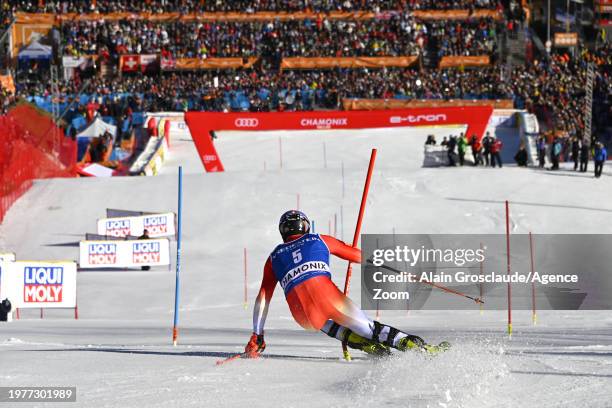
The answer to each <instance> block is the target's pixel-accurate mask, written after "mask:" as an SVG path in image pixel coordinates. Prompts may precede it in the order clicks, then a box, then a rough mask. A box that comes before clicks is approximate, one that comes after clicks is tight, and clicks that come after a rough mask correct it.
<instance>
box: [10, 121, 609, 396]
mask: <svg viewBox="0 0 612 408" xmlns="http://www.w3.org/2000/svg"><path fill="white" fill-rule="evenodd" d="M459 130H460V129H458V128H447V127H445V128H436V129H393V130H389V129H380V130H376V129H374V130H372V129H370V130H363V131H353V132H345V131H342V132H331V131H319V132H312V133H296V132H266V133H230V132H226V133H220V134H219V139H218V140H217V141H216V143H217V147H218V151H219V154H220V156H221V159H222V161H223V163H224V165H225V168H226V170H227V171H226V172H225V173H217V174H204V173H203V170H202V166H201V163H200V161H199V158H198V156H197V153H196V152H195V148H194V146H193V142H192V141H190V140H173V141H172V150H171V152H170V158H169V160H168V161H167V162H166V163H165V168H164V169H163V170H162V174H161V175H159V176H157V177H150V178H144V177H143V178H114V179H75V180H60V179H56V180H46V181H40V182H36V183H35V185H34V187H33V188H32V189H31V190H30V191H29V192H28V193H27V194H26V195H25V196H24V197H23V198H22V199H21V200H19V201H18V202H17V203H16V204H15V205H14V206H13V207H12V208H11V210H10V211H9V213H8V215H7V217H6V219H5V221H4V223H3V224H2V225H1V226H0V250H10V251H13V252H16V254H17V257H18V259H76V258H77V256H78V246H77V243H78V241H79V240H80V239H81V238H82V237H83V236H84V234H85V233H86V232H94V230H95V221H96V219H97V218H98V217H102V216H103V215H104V210H105V209H106V208H124V209H133V210H144V211H174V210H176V187H177V180H176V172H177V171H176V168H177V166H178V165H179V164H181V165H183V166H184V169H185V173H186V175H185V180H184V194H185V196H184V231H183V232H184V234H183V238H184V240H183V254H182V262H183V265H182V266H183V268H182V275H181V276H182V287H181V309H180V310H181V313H180V327H181V329H180V337H179V346H177V347H172V346H171V325H172V307H173V299H174V292H173V291H174V265H172V268H171V270H170V271H168V270H167V269H164V268H159V269H155V268H154V270H152V271H149V272H143V271H117V272H80V273H79V277H78V279H79V284H78V285H79V286H78V299H79V315H80V316H79V320H73V319H71V316H72V311H67V310H48V311H46V312H45V318H44V319H43V320H41V319H39V313H38V310H32V311H22V319H21V320H19V321H14V322H12V323H9V324H2V325H0V386H9V385H13V386H35V385H62V386H76V387H77V388H78V402H77V403H76V404H74V403H71V404H65V405H66V406H83V407H98V406H108V407H168V406H176V407H185V406H193V407H204V406H206V407H209V406H214V407H216V406H221V407H234V406H249V407H319V406H324V407H336V406H340V407H344V406H346V407H361V406H364V407H365V406H370V407H371V406H406V407H427V406H429V407H471V406H480V407H516V406H534V407H558V406H561V407H563V406H566V407H583V406H584V407H592V406H595V407H610V406H612V391H610V390H612V313H611V312H609V311H602V312H564V311H542V312H540V313H539V324H538V325H537V326H532V325H531V316H530V313H529V312H526V311H525V312H515V314H514V331H515V332H514V335H513V337H512V339H511V340H510V339H508V338H507V336H506V335H505V334H504V331H505V329H506V325H505V318H506V316H505V313H504V312H499V311H498V312H495V311H488V310H486V311H485V312H484V314H482V315H481V314H480V313H479V312H478V311H477V310H474V311H462V312H458V311H436V312H433V311H410V312H405V311H397V312H389V311H384V312H382V315H381V320H382V321H384V322H388V323H390V324H393V325H395V326H397V327H400V328H403V329H405V330H406V331H409V332H411V333H414V334H418V335H421V336H422V337H424V338H426V339H427V340H430V341H432V342H438V341H441V340H450V341H451V342H452V343H453V344H454V347H453V349H452V350H451V351H449V352H447V353H445V354H443V355H440V356H438V357H436V358H429V357H426V356H423V355H420V354H405V355H401V356H396V357H393V358H390V359H386V360H382V361H380V360H379V361H376V360H371V359H368V358H365V357H364V356H363V355H360V354H358V353H356V352H355V353H353V354H354V356H355V357H356V359H355V360H354V361H353V362H351V363H346V362H344V361H341V360H340V351H339V344H338V343H337V342H336V341H334V340H332V339H330V338H328V337H326V336H324V335H322V334H319V333H309V332H305V331H303V330H302V329H301V328H300V327H299V326H298V325H297V324H296V323H294V322H293V320H292V318H291V315H290V313H289V310H288V308H287V306H286V304H285V302H284V299H283V296H282V293H280V291H278V293H277V294H276V296H275V298H274V300H273V302H272V305H271V308H270V314H269V317H268V320H267V324H266V342H267V344H268V348H267V350H266V352H265V355H266V356H267V358H265V359H259V360H238V361H234V362H232V363H229V364H226V365H223V366H216V365H215V362H216V361H217V360H219V359H221V358H224V357H226V356H229V355H231V354H233V353H237V352H239V351H241V350H242V349H243V347H244V345H245V344H246V342H247V340H248V337H249V335H250V332H251V310H250V307H251V305H249V308H248V310H245V309H244V307H243V258H242V254H243V248H245V247H246V248H247V250H248V267H249V275H248V294H249V301H251V300H252V298H253V297H254V296H255V294H256V292H257V290H258V287H259V281H260V278H261V268H262V266H263V263H264V261H265V259H266V257H267V255H268V253H269V251H270V250H271V249H272V248H273V247H274V246H275V245H276V244H277V243H278V241H279V236H278V232H277V227H276V225H277V221H278V217H279V216H280V214H281V213H282V212H283V211H285V210H286V209H289V208H294V207H296V205H297V200H298V194H299V201H300V204H299V205H300V209H302V210H304V211H305V212H306V213H307V214H308V215H309V216H310V217H311V218H312V219H314V220H315V222H316V225H317V231H318V232H323V233H327V232H328V229H330V225H331V229H332V232H333V229H334V227H333V222H334V217H335V218H336V219H337V221H338V224H337V227H336V233H337V235H338V236H339V237H341V238H344V240H346V241H350V240H351V237H352V234H353V229H354V224H355V220H356V215H357V211H358V206H359V202H358V200H359V197H360V196H361V189H362V187H363V180H364V176H365V170H366V167H367V161H368V157H369V154H370V149H371V148H372V147H377V148H378V152H379V154H378V159H377V163H376V168H375V173H374V177H373V180H372V186H371V191H370V198H369V200H368V206H367V209H366V214H365V218H364V224H363V231H362V232H364V233H391V232H392V231H395V232H396V233H431V234H434V233H479V234H480V233H502V232H503V231H504V211H503V210H504V208H503V201H504V200H506V199H509V200H511V203H512V204H511V205H512V207H511V210H512V225H513V231H514V232H517V233H525V232H528V231H533V232H535V233H612V224H610V223H607V222H605V220H606V219H607V218H608V216H609V213H610V212H612V203H611V202H610V197H611V195H610V191H612V189H611V188H612V178H610V172H609V170H607V169H606V170H605V173H604V176H603V177H602V178H601V179H599V180H596V179H594V178H593V177H592V173H589V174H588V175H584V174H579V173H578V174H577V173H574V172H572V171H569V170H562V171H559V172H555V173H552V172H546V171H538V170H535V169H519V168H516V167H514V166H505V167H504V168H503V169H490V168H471V167H464V168H434V169H432V168H427V169H426V168H422V167H421V163H422V145H423V142H424V140H425V137H426V135H427V134H429V133H435V134H436V135H437V138H438V139H439V140H441V138H442V135H447V134H456V133H458V132H459ZM498 136H499V137H501V138H503V140H504V141H505V144H506V146H510V147H508V149H507V151H506V154H505V156H506V158H508V159H509V158H511V157H512V156H513V155H514V153H515V151H514V148H513V147H512V145H513V144H514V146H516V139H515V137H516V136H514V132H513V131H500V132H498ZM279 148H280V149H281V151H282V161H283V166H282V169H281V168H280V160H281V159H280V154H279ZM343 174H344V177H343ZM341 221H342V222H341ZM332 268H333V270H334V271H335V274H334V280H335V281H336V282H337V283H338V284H341V282H343V280H344V270H345V269H346V263H345V262H340V261H337V260H336V261H334V262H332ZM358 273H359V268H355V275H354V278H353V280H352V286H351V294H352V297H353V298H354V299H355V300H357V301H358V300H359V279H358ZM372 315H373V312H372ZM20 406H24V407H25V406H28V404H23V405H20ZM50 406H54V407H55V406H58V407H59V406H62V404H53V405H50Z"/></svg>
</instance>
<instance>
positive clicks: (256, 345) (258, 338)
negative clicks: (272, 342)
mask: <svg viewBox="0 0 612 408" xmlns="http://www.w3.org/2000/svg"><path fill="white" fill-rule="evenodd" d="M265 349H266V342H265V341H264V335H263V334H256V333H253V334H252V335H251V338H250V339H249V343H248V344H247V345H246V347H245V348H244V352H245V353H261V352H263V351H264V350H265Z"/></svg>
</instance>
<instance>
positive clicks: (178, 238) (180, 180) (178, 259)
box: [172, 166, 183, 346]
mask: <svg viewBox="0 0 612 408" xmlns="http://www.w3.org/2000/svg"><path fill="white" fill-rule="evenodd" d="M182 213H183V166H179V168H178V222H177V229H176V280H175V283H174V326H173V327H172V344H173V345H174V346H176V344H177V339H178V305H179V294H180V291H179V288H180V286H181V285H180V283H181V280H180V272H181V218H182Z"/></svg>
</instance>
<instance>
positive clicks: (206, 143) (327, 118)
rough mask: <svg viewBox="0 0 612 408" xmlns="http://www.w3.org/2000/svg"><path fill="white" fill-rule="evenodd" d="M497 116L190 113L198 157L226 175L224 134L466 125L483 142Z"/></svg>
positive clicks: (482, 111)
mask: <svg viewBox="0 0 612 408" xmlns="http://www.w3.org/2000/svg"><path fill="white" fill-rule="evenodd" d="M492 113H493V108H492V107H491V106H464V107H446V108H414V109H389V110H376V111H367V112H366V111H321V112H264V113H249V112H245V113H238V112H230V113H219V112H187V113H185V122H187V126H189V130H190V131H191V135H192V137H193V140H194V142H195V145H196V148H197V149H198V154H199V155H200V158H201V159H202V163H203V164H204V168H205V169H206V171H208V172H216V171H224V169H223V164H222V163H221V159H220V158H219V155H218V154H217V150H216V149H215V145H214V144H213V141H212V138H211V133H210V132H211V131H222V130H244V131H257V130H313V129H315V130H316V129H367V128H385V127H390V128H391V127H403V126H437V125H464V124H467V126H468V128H467V130H466V133H467V134H468V135H476V136H477V137H478V138H481V137H482V135H483V134H484V131H485V129H486V127H487V124H488V123H489V118H490V117H491V115H492Z"/></svg>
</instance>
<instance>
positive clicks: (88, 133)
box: [77, 116, 117, 139]
mask: <svg viewBox="0 0 612 408" xmlns="http://www.w3.org/2000/svg"><path fill="white" fill-rule="evenodd" d="M104 132H109V133H110V134H111V135H113V139H114V138H115V136H117V126H113V125H110V124H108V123H106V122H104V121H103V120H102V118H101V117H100V116H96V118H95V119H94V121H93V122H91V123H90V124H89V126H87V127H86V128H85V129H83V131H81V132H80V133H79V134H78V135H77V138H79V139H81V138H92V137H100V136H102V135H103V134H104Z"/></svg>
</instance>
